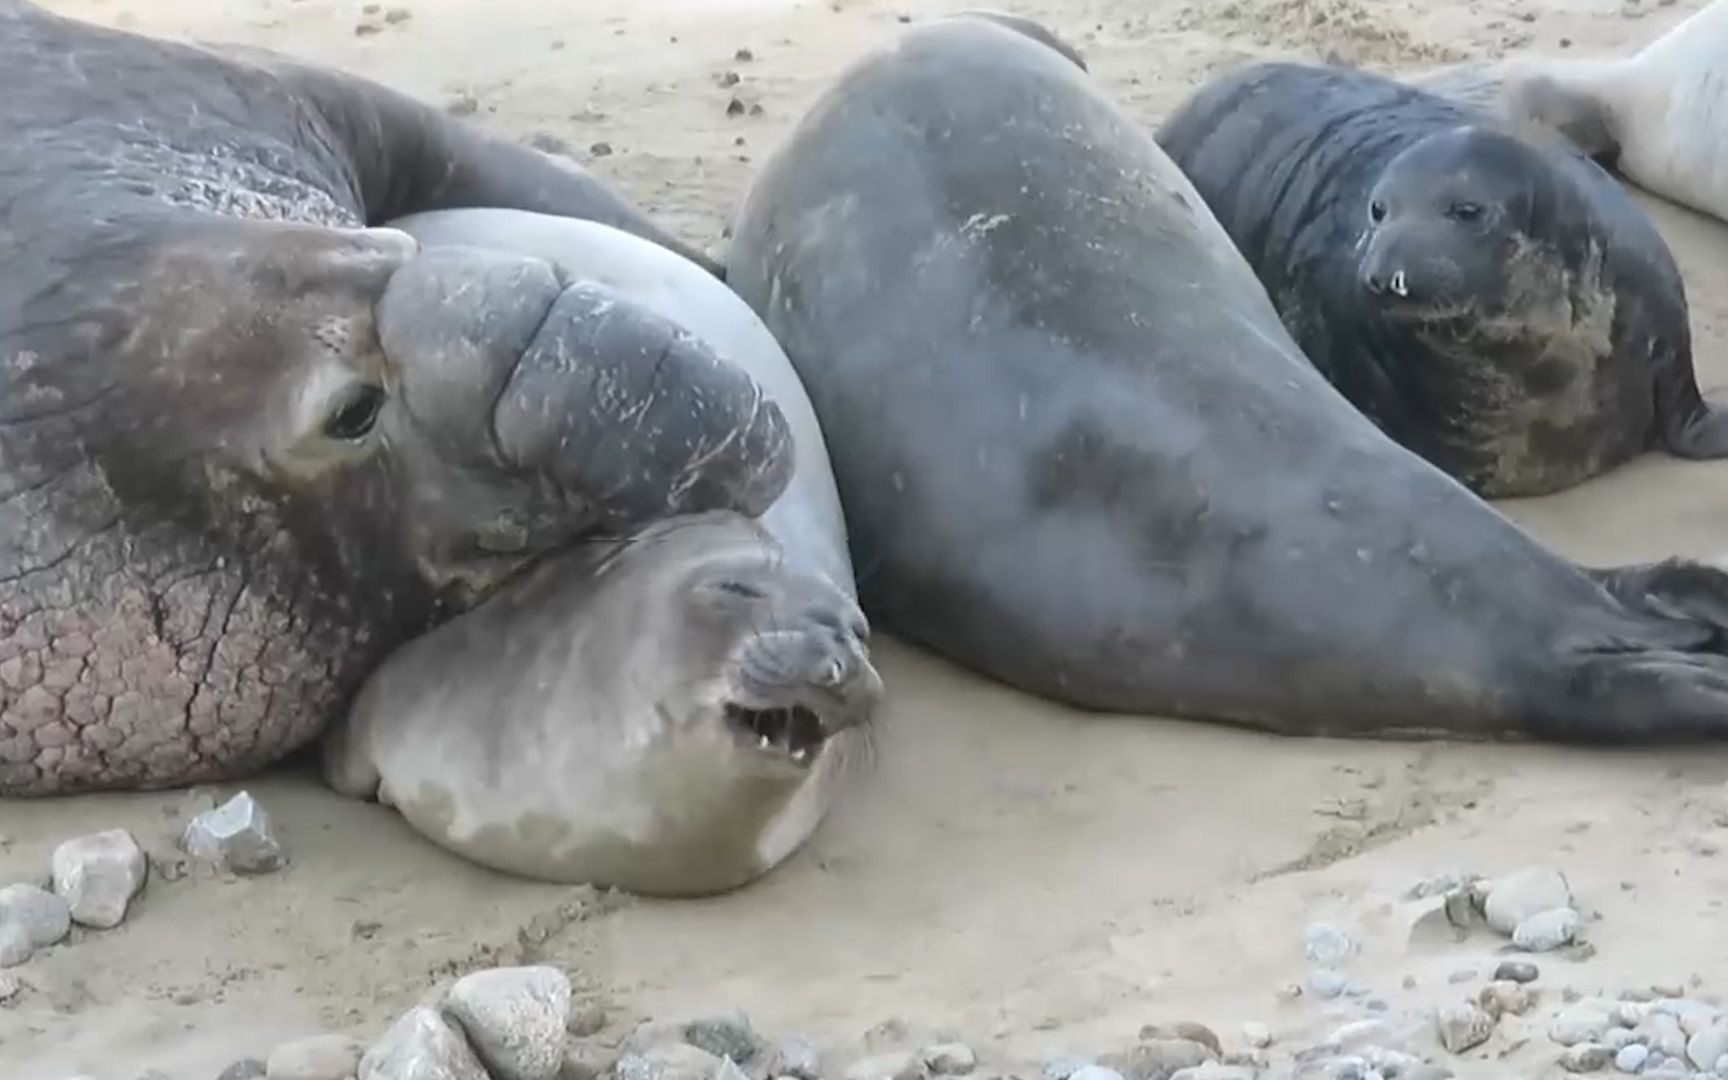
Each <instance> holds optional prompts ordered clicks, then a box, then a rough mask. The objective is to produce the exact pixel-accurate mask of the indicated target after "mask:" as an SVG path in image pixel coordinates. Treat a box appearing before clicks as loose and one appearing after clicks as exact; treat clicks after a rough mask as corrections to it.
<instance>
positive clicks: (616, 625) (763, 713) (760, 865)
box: [324, 210, 881, 895]
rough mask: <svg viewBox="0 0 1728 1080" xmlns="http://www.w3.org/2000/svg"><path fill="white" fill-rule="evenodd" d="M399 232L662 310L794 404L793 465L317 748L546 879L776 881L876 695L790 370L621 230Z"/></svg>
mask: <svg viewBox="0 0 1728 1080" xmlns="http://www.w3.org/2000/svg"><path fill="white" fill-rule="evenodd" d="M394 224H395V225H396V226H397V227H399V228H401V229H403V230H404V231H406V232H408V233H409V234H410V235H412V236H413V237H414V238H415V239H416V240H418V241H419V242H420V243H421V244H422V250H423V251H424V252H425V253H426V254H425V255H423V256H422V259H423V261H424V260H426V259H429V258H430V257H431V256H432V255H433V254H435V253H436V252H437V251H438V249H439V248H441V247H444V246H446V245H464V244H466V245H471V246H477V247H478V246H486V247H494V248H500V249H509V250H512V251H516V252H520V253H522V254H527V255H531V256H534V257H538V258H544V259H546V260H548V261H549V262H551V263H553V264H554V265H556V266H557V267H558V269H559V272H560V273H561V274H562V275H564V276H566V277H567V278H569V279H573V280H588V281H597V282H599V283H601V284H603V285H605V286H607V287H609V288H611V289H613V290H615V291H616V292H617V294H618V295H620V296H623V297H625V298H627V299H629V300H631V301H633V302H635V303H637V304H640V305H642V306H644V307H647V308H652V309H654V310H657V311H661V312H664V313H666V314H667V316H668V317H670V318H672V319H673V320H674V321H675V322H677V323H678V324H679V325H680V326H681V327H683V328H685V329H686V330H687V331H688V332H690V333H692V334H694V335H696V336H697V337H698V338H699V339H700V340H701V341H702V342H703V343H704V344H705V345H708V346H710V347H712V348H713V349H714V350H715V352H716V353H717V355H719V356H720V357H722V358H724V359H725V360H727V361H729V362H733V363H736V364H737V365H738V367H739V368H741V369H742V370H744V371H746V372H748V373H749V374H750V375H751V376H752V377H753V378H755V380H756V381H757V383H758V384H759V385H761V386H762V387H764V388H765V390H766V391H767V392H768V394H769V396H770V397H771V398H772V399H773V400H775V401H776V402H777V403H778V404H779V406H780V409H781V412H782V414H783V415H784V416H785V417H786V418H787V420H788V422H789V423H790V425H791V429H792V432H793V439H794V442H795V444H796V458H797V468H796V471H795V472H794V474H793V477H792V480H791V482H790V483H789V484H788V485H787V488H786V491H785V494H784V495H782V496H781V497H780V499H779V500H778V501H776V502H775V503H774V505H773V506H772V507H770V508H769V509H768V510H767V511H766V512H765V513H764V514H763V515H762V517H761V520H760V524H758V523H757V522H753V521H750V520H748V519H747V518H744V517H742V516H740V515H738V514H732V513H719V514H710V515H702V516H692V517H684V518H677V519H673V520H670V521H664V522H660V523H656V524H653V525H650V526H649V527H647V528H646V529H643V530H641V531H639V532H636V533H635V534H633V535H630V536H627V537H625V538H623V539H619V540H615V541H598V540H597V541H593V542H591V543H587V544H583V545H580V546H578V547H577V548H575V549H574V550H572V551H570V552H568V553H562V554H559V555H557V556H554V557H552V558H551V559H549V560H548V561H546V562H544V563H542V564H541V565H539V566H537V567H535V568H534V569H533V570H532V571H530V572H529V573H528V574H527V575H526V576H525V577H523V578H522V579H521V580H520V581H518V582H514V583H512V584H510V585H508V586H506V587H505V588H504V589H503V590H501V591H500V593H499V594H498V595H497V596H495V597H493V598H492V599H490V600H488V601H487V602H486V603H484V604H482V605H480V607H479V608H477V609H476V610H474V611H471V612H468V613H467V614H464V615H462V616H460V617H458V618H456V619H454V620H452V621H450V622H448V623H445V624H444V625H443V626H441V627H439V628H437V629H436V630H433V631H432V632H431V633H429V634H426V635H425V636H423V637H421V638H419V639H417V640H415V641H412V642H409V643H408V644H407V645H405V646H404V647H403V648H402V649H400V650H399V651H398V652H397V653H396V654H395V655H394V656H392V657H391V658H390V659H389V660H387V661H386V662H385V663H384V664H383V666H382V667H380V668H379V670H378V671H377V672H376V673H375V674H374V675H373V676H372V678H371V679H370V680H369V681H368V682H367V684H366V687H365V689H364V690H362V691H361V693H360V695H359V697H358V698H357V699H356V701H355V705H354V709H353V712H352V714H351V716H350V718H349V720H348V721H347V722H346V723H339V724H336V725H333V726H332V728H331V729H330V732H329V733H328V734H327V735H326V737H325V746H324V750H325V775H326V777H327V779H328V780H329V781H330V783H331V786H333V787H335V788H336V789H337V790H338V791H341V792H343V793H345V794H348V795H352V796H356V797H361V798H369V797H371V796H373V795H374V794H376V795H377V796H378V797H379V798H380V799H381V800H382V801H384V802H387V803H390V804H392V805H394V806H395V807H396V808H397V809H398V810H399V811H400V812H401V813H402V815H403V816H404V817H405V818H407V820H408V821H409V823H410V824H411V825H413V827H414V828H415V829H417V830H418V831H419V832H421V833H423V834H424V835H426V836H427V837H429V838H431V839H432V840H433V841H435V842H436V843H438V844H440V845H442V846H444V847H446V848H448V849H450V850H452V851H454V852H456V853H458V854H460V855H463V856H465V857H467V858H469V859H472V860H474V861H475V862H479V863H482V864H484V865H487V866H491V867H493V868H496V869H500V870H506V871H510V872H513V873H517V874H523V875H526V876H529V877H534V878H542V879H546V880H552V881H565V882H586V883H589V884H594V885H609V886H613V887H618V888H624V889H629V890H631V891H634V892H640V893H654V894H662V895H666V894H676V895H692V894H703V893H714V892H720V891H723V890H726V889H731V888H735V887H737V886H739V885H742V884H744V883H746V882H748V881H750V880H751V879H753V878H756V877H758V876H760V875H761V874H763V873H765V872H767V871H768V870H769V869H771V868H773V867H774V866H775V865H776V864H778V863H779V862H780V861H781V860H783V859H784V858H785V857H786V856H787V855H789V854H791V852H792V851H794V850H796V849H797V847H798V846H799V845H801V844H802V843H803V842H804V840H805V839H806V838H808V836H809V835H810V833H811V832H812V831H813V830H814V829H815V827H816V825H817V823H818V822H819V821H820V820H821V818H822V816H823V814H824V813H825V812H826V810H827V808H828V806H829V804H830V802H831V801H832V799H833V786H834V782H835V780H836V774H837V773H838V772H839V770H840V769H841V768H842V766H843V763H844V761H845V760H846V759H847V758H848V757H849V756H850V755H851V753H852V752H853V751H856V750H857V749H859V746H858V745H857V744H858V741H859V740H860V739H862V737H863V733H862V725H864V724H865V723H866V722H867V721H868V720H869V719H870V717H871V714H872V712H873V710H874V708H875V706H876V703H877V700H878V699H879V698H880V696H881V680H880V679H879V678H878V676H877V674H876V672H875V670H874V669H873V668H872V666H871V664H870V661H869V657H868V653H867V651H866V648H867V640H868V633H869V631H868V626H867V624H866V623H865V621H864V617H863V615H862V613H861V612H859V610H858V607H857V604H856V602H855V600H854V598H853V593H854V584H853V579H852V566H851V561H850V559H849V558H848V556H847V551H846V532H845V522H844V520H843V517H842V514H841V510H840V500H839V495H838V493H837V492H836V490H835V487H834V478H833V474H832V472H831V471H830V466H829V463H828V454H827V450H826V447H825V446H824V444H823V440H822V432H821V429H820V427H818V425H817V423H816V417H815V414H814V413H813V412H812V411H811V409H810V405H809V401H808V399H807V398H806V397H805V394H804V390H803V388H802V385H801V384H800V383H799V381H798V376H797V374H796V373H795V372H794V371H793V370H792V365H791V364H790V363H789V362H788V361H787V360H786V356H785V354H784V353H783V352H781V351H780V347H779V346H778V345H777V344H776V343H775V341H774V339H773V337H772V336H771V335H770V334H769V333H768V330H767V328H766V327H764V326H763V325H762V323H761V321H760V320H758V319H757V318H756V316H755V315H754V314H753V313H752V312H751V311H750V309H749V308H748V307H747V306H745V304H744V302H743V301H742V300H740V299H738V297H737V296H736V295H735V294H733V293H732V292H731V291H730V290H729V289H727V288H726V286H725V285H723V284H721V283H720V282H719V281H718V280H716V279H715V278H714V277H712V276H710V275H709V274H707V273H705V272H704V271H702V270H701V269H700V268H699V267H697V266H696V265H694V264H693V263H691V262H688V261H686V260H684V259H682V258H680V257H678V256H677V255H674V254H672V253H671V252H669V251H667V250H665V249H664V248H661V247H656V246H655V245H653V244H650V243H648V242H647V241H645V240H640V239H638V238H636V237H634V236H630V235H627V234H625V233H622V232H619V231H617V230H615V229H611V228H608V227H607V226H604V225H597V224H594V223H592V222H585V221H573V220H569V219H563V218H547V217H544V216H542V215H537V214H524V213H518V212H514V211H494V210H463V211H446V212H442V213H435V214H426V215H419V216H416V217H413V218H409V219H407V220H404V221H401V222H396V223H394ZM412 273H414V269H413V268H410V269H409V270H405V271H403V272H402V274H401V275H399V277H398V281H399V282H401V281H402V280H403V279H404V278H406V277H408V276H409V275H411V274H412ZM394 287H395V286H392V288H394ZM413 295H415V296H418V297H425V298H432V297H435V296H436V295H437V291H436V290H432V289H418V288H417V289H414V290H413ZM385 310H386V311H388V312H390V313H391V314H392V316H393V318H399V319H402V320H404V321H405V322H406V323H407V324H408V325H410V326H413V327H414V328H415V332H414V334H413V337H414V338H415V340H416V342H418V343H419V345H420V346H421V347H423V348H424V349H426V350H427V351H428V352H432V351H437V350H438V349H439V348H440V346H441V347H442V349H443V350H444V351H446V352H448V351H450V350H452V349H460V348H463V347H464V345H465V342H466V341H467V340H468V337H467V335H465V334H464V333H463V329H464V328H463V327H461V326H441V325H440V324H441V323H442V319H441V318H440V315H439V312H438V311H437V310H428V311H424V312H418V311H414V310H412V309H410V308H406V307H404V308H392V307H391V306H390V305H389V304H388V303H387V304H386V307H385ZM473 314H474V315H475V316H476V317H479V318H489V317H490V315H489V313H488V312H487V311H486V309H485V308H483V307H481V308H476V309H474V310H473ZM428 327H440V330H441V333H440V340H439V341H434V340H432V339H431V338H430V336H429V335H428V334H427V333H425V329H426V328H428ZM394 329H395V328H394V326H393V325H392V323H390V322H386V323H385V325H384V327H383V334H384V342H385V345H386V347H387V348H390V349H391V350H392V352H395V351H397V348H398V343H397V341H396V340H395V335H394V333H393V331H394ZM482 334H484V331H482ZM401 351H404V352H409V351H412V350H410V349H409V348H408V347H407V346H405V345H404V346H403V347H402V349H401ZM416 359H417V360H419V359H421V358H420V357H416ZM427 362H430V360H429V359H427Z"/></svg>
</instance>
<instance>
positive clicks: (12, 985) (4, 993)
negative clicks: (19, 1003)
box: [0, 975, 24, 1004]
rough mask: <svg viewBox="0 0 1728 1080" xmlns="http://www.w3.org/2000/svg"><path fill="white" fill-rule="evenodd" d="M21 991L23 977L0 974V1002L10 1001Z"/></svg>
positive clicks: (22, 989) (22, 990)
mask: <svg viewBox="0 0 1728 1080" xmlns="http://www.w3.org/2000/svg"><path fill="white" fill-rule="evenodd" d="M23 992H24V980H23V979H20V978H19V977H18V976H16V975H0V1004H4V1003H5V1002H8V1001H11V1000H12V999H13V998H15V997H17V996H18V995H19V994H22V993H23Z"/></svg>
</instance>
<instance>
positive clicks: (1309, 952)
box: [1302, 922, 1359, 967]
mask: <svg viewBox="0 0 1728 1080" xmlns="http://www.w3.org/2000/svg"><path fill="white" fill-rule="evenodd" d="M1358 948H1359V946H1358V945H1357V944H1356V942H1355V941H1354V940H1353V939H1352V938H1351V937H1350V935H1349V934H1346V933H1345V932H1344V931H1342V930H1340V929H1338V928H1337V927H1336V926H1333V925H1332V924H1331V923H1323V922H1317V923H1313V924H1310V925H1309V927H1308V928H1307V929H1306V930H1304V931H1302V953H1303V955H1305V956H1307V957H1308V959H1310V960H1312V961H1314V962H1315V963H1316V964H1319V965H1321V966H1322V967H1336V966H1337V965H1339V964H1341V963H1343V962H1344V961H1346V960H1348V959H1350V957H1352V956H1354V955H1355V954H1356V951H1357V949H1358Z"/></svg>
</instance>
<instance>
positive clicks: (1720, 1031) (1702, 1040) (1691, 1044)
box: [1686, 1025, 1728, 1069]
mask: <svg viewBox="0 0 1728 1080" xmlns="http://www.w3.org/2000/svg"><path fill="white" fill-rule="evenodd" d="M1725 1054H1728V1028H1724V1027H1722V1026H1720V1025H1717V1026H1713V1027H1707V1028H1705V1029H1703V1030H1702V1031H1700V1032H1698V1033H1697V1034H1696V1035H1694V1036H1692V1038H1691V1039H1689V1040H1687V1043H1686V1056H1687V1057H1689V1058H1691V1059H1692V1064H1694V1065H1696V1066H1698V1067H1699V1068H1700V1069H1714V1068H1715V1067H1716V1060H1717V1059H1718V1058H1720V1057H1722V1056H1723V1055H1725Z"/></svg>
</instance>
